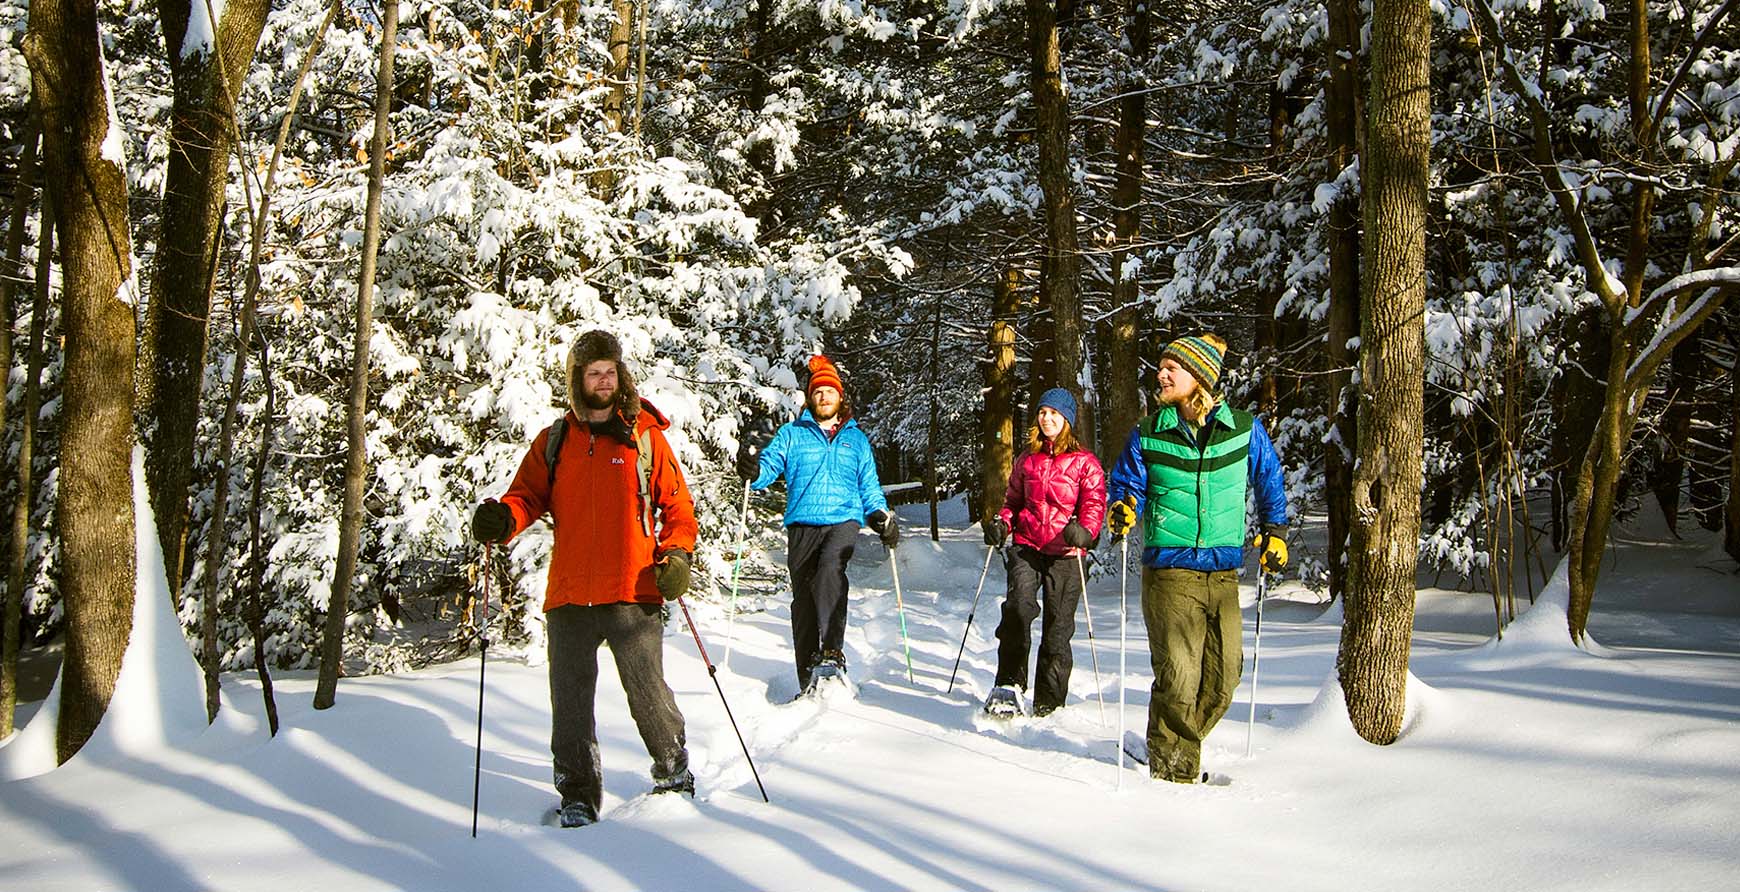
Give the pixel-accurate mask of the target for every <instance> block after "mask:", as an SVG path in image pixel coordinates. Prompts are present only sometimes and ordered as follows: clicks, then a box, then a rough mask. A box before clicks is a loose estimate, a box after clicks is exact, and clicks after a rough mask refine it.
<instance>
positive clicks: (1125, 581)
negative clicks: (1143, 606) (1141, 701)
mask: <svg viewBox="0 0 1740 892" xmlns="http://www.w3.org/2000/svg"><path fill="white" fill-rule="evenodd" d="M1129 625H1130V540H1129V539H1128V538H1125V539H1124V557H1123V561H1122V563H1120V564H1119V566H1118V789H1120V790H1122V789H1123V788H1124V687H1125V684H1124V653H1125V647H1124V630H1125V629H1126V628H1128V627H1129Z"/></svg>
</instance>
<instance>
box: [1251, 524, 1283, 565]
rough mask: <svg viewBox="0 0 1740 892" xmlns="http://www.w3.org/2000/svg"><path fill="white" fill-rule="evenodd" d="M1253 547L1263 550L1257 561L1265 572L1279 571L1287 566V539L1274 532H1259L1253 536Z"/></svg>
mask: <svg viewBox="0 0 1740 892" xmlns="http://www.w3.org/2000/svg"><path fill="white" fill-rule="evenodd" d="M1251 547H1252V548H1256V549H1258V550H1260V551H1261V552H1262V554H1261V555H1259V556H1258V557H1257V562H1258V563H1259V564H1260V565H1262V568H1263V570H1264V572H1267V573H1279V572H1281V571H1282V570H1284V569H1286V567H1287V540H1286V538H1285V537H1283V536H1277V535H1275V534H1273V533H1258V534H1257V535H1255V536H1253V537H1251Z"/></svg>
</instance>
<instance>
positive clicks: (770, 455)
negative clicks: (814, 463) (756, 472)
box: [749, 422, 791, 489]
mask: <svg viewBox="0 0 1740 892" xmlns="http://www.w3.org/2000/svg"><path fill="white" fill-rule="evenodd" d="M790 448H791V424H790V423H789V422H788V423H786V424H782V425H780V428H779V432H778V433H776V434H774V435H773V439H772V440H769V441H768V443H767V448H766V449H763V450H761V476H759V477H757V478H755V482H754V483H751V484H749V488H750V489H766V488H768V487H770V486H772V485H773V481H775V480H778V479H779V478H780V475H782V474H784V473H785V454H786V451H787V450H788V449H790Z"/></svg>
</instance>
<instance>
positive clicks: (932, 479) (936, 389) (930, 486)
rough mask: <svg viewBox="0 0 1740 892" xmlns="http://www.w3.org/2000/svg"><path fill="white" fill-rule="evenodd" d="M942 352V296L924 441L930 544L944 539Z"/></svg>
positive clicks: (934, 327) (936, 305) (934, 316)
mask: <svg viewBox="0 0 1740 892" xmlns="http://www.w3.org/2000/svg"><path fill="white" fill-rule="evenodd" d="M941 353H942V297H941V296H940V295H939V296H938V297H936V298H935V299H933V300H932V301H931V319H930V375H929V376H928V377H929V378H930V388H929V390H930V393H929V395H928V396H927V397H926V399H927V400H928V402H929V403H930V419H929V427H928V430H927V432H926V434H925V438H924V491H925V495H926V497H927V498H929V499H930V541H932V542H936V541H938V540H939V539H941V531H940V530H939V529H938V525H937V498H938V496H937V491H936V487H937V473H936V432H937V428H938V427H939V426H940V423H941V414H942V411H941V407H940V406H939V405H938V402H939V394H940V391H941V390H942V376H941V358H942V357H941Z"/></svg>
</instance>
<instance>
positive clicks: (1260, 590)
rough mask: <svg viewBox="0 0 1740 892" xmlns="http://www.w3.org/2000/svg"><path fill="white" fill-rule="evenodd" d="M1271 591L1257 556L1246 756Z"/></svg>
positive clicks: (1253, 716) (1255, 723) (1253, 717)
mask: <svg viewBox="0 0 1740 892" xmlns="http://www.w3.org/2000/svg"><path fill="white" fill-rule="evenodd" d="M1268 593H1269V573H1268V571H1267V570H1265V569H1263V559H1262V557H1261V556H1258V557H1257V635H1256V638H1257V643H1256V646H1255V647H1254V648H1253V649H1252V651H1251V717H1250V719H1249V720H1248V721H1246V722H1245V758H1247V759H1248V758H1250V757H1251V732H1252V731H1253V730H1254V729H1255V728H1256V726H1257V673H1258V671H1259V669H1260V668H1261V666H1262V664H1263V597H1264V596H1265V595H1267V594H1268Z"/></svg>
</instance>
